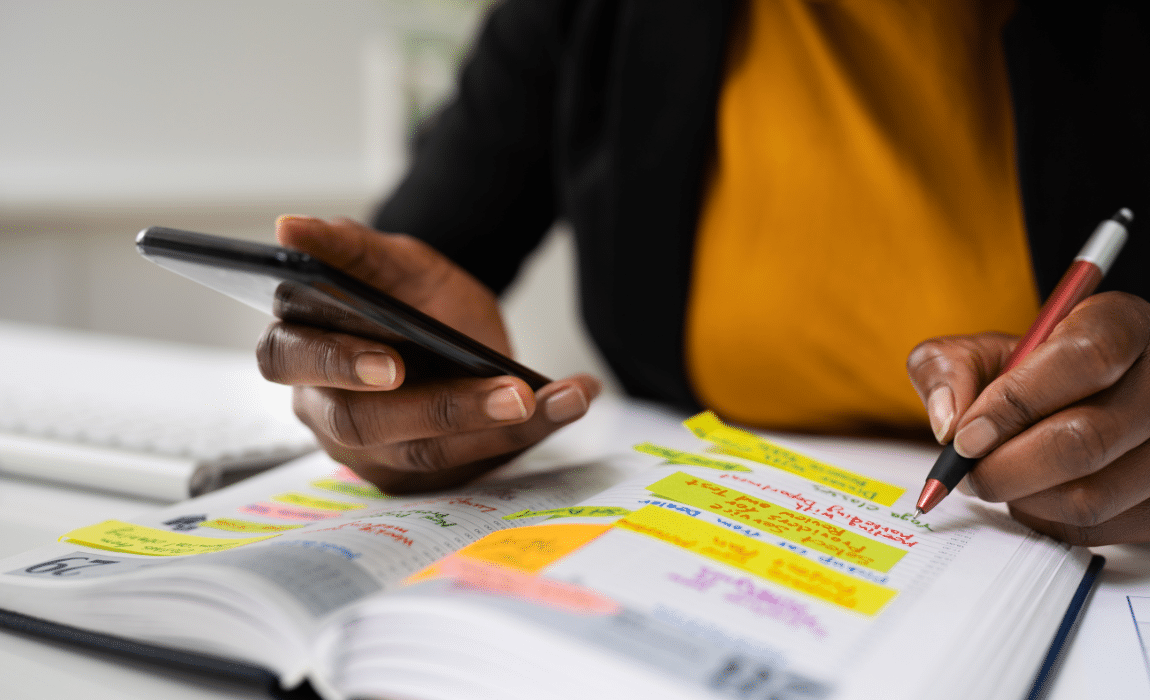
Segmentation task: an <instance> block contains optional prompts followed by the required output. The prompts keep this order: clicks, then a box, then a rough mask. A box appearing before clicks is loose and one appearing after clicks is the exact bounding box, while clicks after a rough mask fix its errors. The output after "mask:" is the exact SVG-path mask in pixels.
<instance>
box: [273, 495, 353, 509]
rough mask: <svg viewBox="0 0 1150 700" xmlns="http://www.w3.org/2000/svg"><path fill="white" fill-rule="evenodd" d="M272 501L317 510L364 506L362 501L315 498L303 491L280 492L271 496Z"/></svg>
mask: <svg viewBox="0 0 1150 700" xmlns="http://www.w3.org/2000/svg"><path fill="white" fill-rule="evenodd" d="M272 500H273V501H280V502H281V503H290V504H292V505H293V506H304V507H305V508H317V509H319V510H357V509H359V508H366V507H367V506H366V505H364V504H363V503H348V502H347V501H333V500H330V499H327V498H316V497H315V496H308V495H307V494H303V493H294V492H293V493H281V494H280V495H278V496H272Z"/></svg>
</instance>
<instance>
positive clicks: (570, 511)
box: [503, 506, 631, 520]
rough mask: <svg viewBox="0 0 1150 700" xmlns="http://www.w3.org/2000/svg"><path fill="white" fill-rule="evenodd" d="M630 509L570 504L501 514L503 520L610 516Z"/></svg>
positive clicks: (622, 513) (624, 512)
mask: <svg viewBox="0 0 1150 700" xmlns="http://www.w3.org/2000/svg"><path fill="white" fill-rule="evenodd" d="M630 512H631V511H630V510H629V509H627V508H613V507H606V506H572V507H570V508H551V509H549V510H521V511H519V512H518V513H511V514H510V515H505V516H503V519H504V520H522V519H523V518H539V517H543V516H549V517H552V518H610V517H618V516H620V515H626V514H628V513H630Z"/></svg>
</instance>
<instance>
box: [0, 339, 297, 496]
mask: <svg viewBox="0 0 1150 700" xmlns="http://www.w3.org/2000/svg"><path fill="white" fill-rule="evenodd" d="M289 402H290V392H289V390H288V389H287V387H282V386H277V385H274V384H270V383H268V382H266V381H264V379H263V378H262V377H260V375H259V371H258V370H257V369H256V366H255V358H254V356H253V355H251V354H245V353H239V352H232V351H226V350H216V349H208V348H201V347H195V346H186V345H177V344H174V343H162V342H158V341H144V340H135V339H128V338H121V337H117V336H105V335H97V334H91V333H82V332H78V331H68V330H61V329H52V328H45V327H38V326H28V325H22V324H15V323H7V322H0V474H14V475H19V476H22V477H27V478H34V479H43V480H48V481H57V482H65V483H69V484H75V485H80V486H85V487H89V488H96V489H101V490H110V491H118V492H122V493H130V494H134V495H138V496H145V497H149V498H155V499H160V500H165V501H176V500H180V499H183V498H187V497H189V496H194V495H198V494H200V493H203V492H205V491H209V490H211V489H213V488H216V487H218V486H220V485H221V484H223V483H226V482H229V481H232V480H235V478H238V476H240V475H246V474H247V473H249V472H252V471H255V470H258V469H262V468H267V467H270V466H274V465H275V464H279V463H281V462H284V461H286V460H288V459H291V458H292V457H296V456H298V455H301V454H304V453H306V452H309V451H311V450H314V449H315V447H316V445H315V441H314V439H313V438H312V436H311V433H310V432H309V431H308V430H307V429H306V428H304V427H303V426H302V425H300V424H299V422H298V421H296V419H295V418H294V416H292V415H291V410H290V405H289Z"/></svg>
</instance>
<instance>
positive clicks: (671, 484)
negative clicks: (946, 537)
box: [647, 472, 906, 572]
mask: <svg viewBox="0 0 1150 700" xmlns="http://www.w3.org/2000/svg"><path fill="white" fill-rule="evenodd" d="M647 490H648V491H650V492H651V493H653V494H655V495H657V496H662V497H663V498H669V499H671V500H672V501H678V502H679V503H685V504H686V505H689V506H694V507H696V508H702V509H703V510H706V511H709V512H711V513H714V514H715V515H721V516H725V517H728V518H731V519H733V520H738V521H740V522H744V523H746V524H748V525H751V526H752V527H755V528H758V529H760V530H762V531H763V532H766V533H768V534H772V535H777V536H779V537H781V538H783V539H784V540H788V541H790V542H794V543H795V544H800V545H803V546H806V547H810V548H811V549H815V550H818V551H820V552H822V553H824V554H830V555H831V556H835V557H838V558H839V559H842V560H843V561H849V562H851V563H852V564H858V565H860V566H865V567H868V568H871V569H875V570H877V571H882V572H887V571H890V570H891V567H892V566H894V565H895V564H897V563H898V561H899V560H900V559H902V558H903V555H905V554H906V551H905V550H902V549H899V548H897V547H891V546H890V545H888V544H884V543H882V542H878V541H876V540H872V539H871V538H869V537H866V536H865V535H861V534H859V533H857V532H854V531H851V530H848V529H846V528H843V527H839V526H838V525H835V524H834V523H828V522H826V521H824V520H820V519H818V518H814V517H811V516H809V515H805V514H803V513H798V512H795V511H793V510H789V509H787V508H783V507H782V506H779V505H775V504H774V503H771V502H770V501H764V500H763V499H761V498H756V497H754V496H751V495H748V494H745V493H743V492H742V491H736V490H735V489H732V488H730V487H728V486H721V485H719V484H716V483H712V482H710V481H707V480H705V479H699V478H697V477H693V476H691V475H690V474H684V473H683V472H675V473H674V474H672V475H671V476H668V477H666V478H665V479H660V480H659V481H657V482H655V483H653V484H651V485H650V486H648V487H647Z"/></svg>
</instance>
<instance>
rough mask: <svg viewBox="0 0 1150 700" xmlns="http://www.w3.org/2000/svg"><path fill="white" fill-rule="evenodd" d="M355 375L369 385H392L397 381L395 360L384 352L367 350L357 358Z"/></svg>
mask: <svg viewBox="0 0 1150 700" xmlns="http://www.w3.org/2000/svg"><path fill="white" fill-rule="evenodd" d="M355 376H357V377H359V381H361V382H363V383H364V384H367V385H368V386H391V385H392V384H393V383H394V382H395V360H394V359H392V357H391V355H388V354H386V353H382V352H365V353H363V354H361V355H360V356H359V357H357V358H355Z"/></svg>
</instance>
